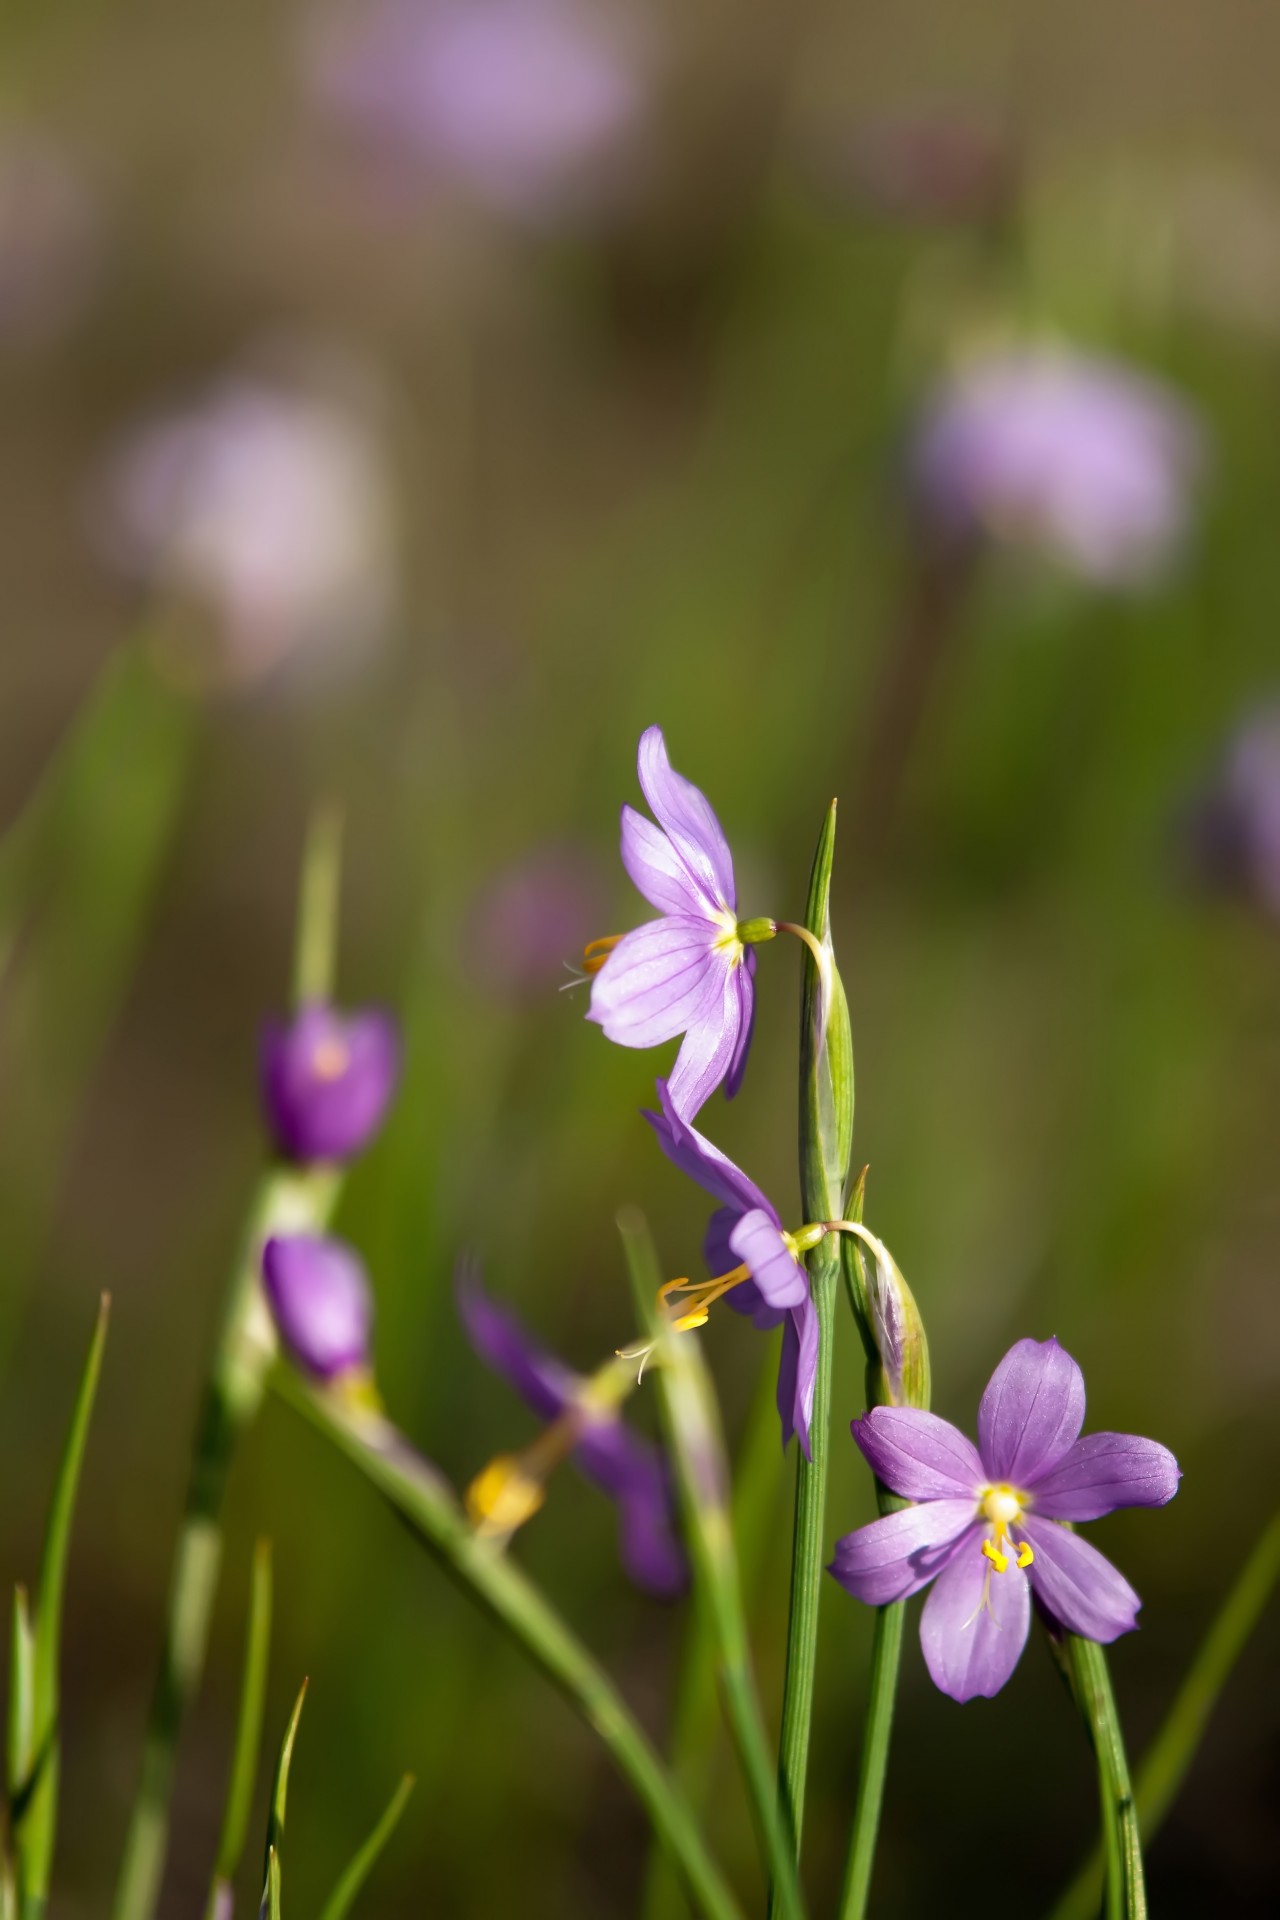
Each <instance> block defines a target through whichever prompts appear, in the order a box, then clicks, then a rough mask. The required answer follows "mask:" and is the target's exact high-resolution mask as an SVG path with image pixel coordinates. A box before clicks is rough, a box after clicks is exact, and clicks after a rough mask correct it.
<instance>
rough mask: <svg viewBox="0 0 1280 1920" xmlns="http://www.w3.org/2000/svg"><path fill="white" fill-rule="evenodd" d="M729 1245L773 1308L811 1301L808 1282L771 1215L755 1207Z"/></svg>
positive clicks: (762, 1296) (732, 1234)
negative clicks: (809, 1299)
mask: <svg viewBox="0 0 1280 1920" xmlns="http://www.w3.org/2000/svg"><path fill="white" fill-rule="evenodd" d="M729 1245H730V1246H731V1247H732V1249H733V1251H734V1252H735V1253H736V1254H737V1256H738V1259H739V1260H740V1261H741V1262H742V1263H743V1265H744V1266H745V1267H746V1268H747V1269H748V1271H749V1272H750V1274H751V1278H752V1279H753V1280H754V1281H755V1283H756V1286H757V1287H758V1288H759V1291H760V1297H761V1299H762V1300H764V1301H765V1302H766V1303H767V1304H768V1305H769V1306H771V1307H798V1306H799V1305H800V1304H801V1302H802V1301H804V1300H807V1299H808V1297H809V1278H808V1275H807V1274H806V1273H805V1270H804V1268H803V1267H802V1266H801V1265H800V1262H799V1261H798V1260H797V1259H796V1256H795V1254H794V1253H792V1251H791V1249H790V1247H789V1246H788V1245H787V1243H786V1241H785V1240H784V1239H783V1237H782V1234H781V1232H780V1230H779V1227H778V1223H777V1221H776V1220H775V1219H774V1217H773V1215H772V1214H771V1213H766V1212H764V1211H763V1209H762V1208H760V1207H753V1208H752V1209H751V1212H750V1213H744V1214H743V1216H742V1218H741V1219H740V1220H739V1222H738V1224H737V1226H736V1227H735V1228H734V1229H733V1232H732V1233H731V1234H730V1235H729Z"/></svg>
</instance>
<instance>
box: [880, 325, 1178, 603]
mask: <svg viewBox="0 0 1280 1920" xmlns="http://www.w3.org/2000/svg"><path fill="white" fill-rule="evenodd" d="M1202 453H1203V448H1202V443H1201V435H1200V432H1199V429H1198V427H1197V424H1196V422H1195V420H1194V419H1193V418H1192V416H1191V413H1190V411H1189V409H1188V408H1187V406H1186V405H1185V404H1184V402H1183V401H1182V400H1181V399H1180V398H1179V397H1178V396H1177V395H1176V394H1175V393H1173V392H1172V391H1170V390H1169V389H1168V388H1166V387H1164V386H1161V385H1160V384H1159V383H1158V382H1157V381H1155V380H1153V379H1151V378H1149V377H1147V376H1145V375H1143V374H1140V373H1138V372H1136V371H1135V370H1134V369H1132V368H1130V367H1127V366H1125V365H1123V364H1121V363H1119V362H1114V361H1108V360H1102V359H1093V358H1089V357H1088V356H1086V355H1083V354H1078V353H1071V352H1067V351H1064V350H1057V349H1053V348H1048V347H1026V348H1022V349H1013V350H1007V351H1005V352H1002V353H991V354H987V355H985V356H983V357H981V358H979V359H976V360H974V361H973V362H971V363H970V364H969V365H968V366H967V367H966V368H964V369H963V370H962V371H961V372H960V373H959V374H958V375H957V376H956V377H955V378H954V379H953V380H952V382H951V383H950V385H949V386H947V387H945V388H944V389H943V390H942V391H941V392H940V393H939V394H938V395H936V396H935V398H934V400H933V401H932V403H931V405H930V406H929V407H928V409H927V411H926V413H925V416H924V419H923V421H922V423H921V425H920V428H919V430H918V432H917V435H916V438H915V443H914V447H913V450H912V470H913V478H914V484H915V489H916V492H917V494H918V497H919V499H920V501H921V504H922V506H923V508H924V510H925V512H926V513H927V514H928V515H929V517H930V518H931V520H932V521H933V522H934V524H935V525H936V526H938V527H940V528H941V529H942V530H943V531H945V532H948V533H950V534H951V535H953V536H958V537H960V538H971V537H973V536H975V535H978V534H985V535H989V536H992V537H994V538H996V539H1001V540H1007V541H1011V542H1022V543H1025V544H1028V545H1040V546H1043V547H1046V548H1048V549H1049V550H1050V551H1051V552H1052V553H1053V554H1054V555H1055V556H1056V557H1057V558H1058V559H1059V560H1061V561H1063V562H1064V563H1065V564H1066V565H1067V566H1069V567H1071V568H1072V569H1074V570H1075V571H1076V572H1077V573H1079V574H1080V575H1082V576H1083V577H1084V578H1085V579H1087V580H1090V581H1092V582H1094V583H1095V584H1096V585H1099V586H1103V587H1138V586H1143V585H1145V584H1146V583H1148V582H1149V581H1150V580H1152V579H1153V578H1154V577H1156V576H1157V575H1159V574H1160V573H1161V572H1162V571H1163V570H1164V569H1165V567H1166V566H1167V564H1168V562H1169V561H1170V560H1171V559H1172V557H1173V556H1174V554H1175V552H1176V550H1177V548H1178V546H1179V545H1180V543H1181V540H1182V536H1183V534H1184V532H1185V530H1186V526H1187V523H1188V520H1189V518H1190V511H1191V493H1192V488H1193V483H1194V481H1195V479H1196V476H1197V474H1198V472H1199V469H1200V467H1201V465H1202Z"/></svg>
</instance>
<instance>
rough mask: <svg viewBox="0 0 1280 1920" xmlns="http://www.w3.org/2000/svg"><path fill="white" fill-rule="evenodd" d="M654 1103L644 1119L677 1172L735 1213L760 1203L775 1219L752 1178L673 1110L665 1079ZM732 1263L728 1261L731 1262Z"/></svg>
mask: <svg viewBox="0 0 1280 1920" xmlns="http://www.w3.org/2000/svg"><path fill="white" fill-rule="evenodd" d="M657 1089H658V1103H659V1106H660V1108H661V1112H659V1113H652V1112H649V1111H646V1112H645V1116H644V1117H645V1119H646V1120H647V1121H648V1122H649V1125H650V1126H651V1127H652V1128H653V1130H654V1132H655V1133H656V1134H657V1136H658V1145H659V1146H660V1147H661V1148H662V1151H663V1152H664V1153H665V1154H666V1156H667V1158H668V1160H670V1162H671V1164H672V1165H673V1166H676V1167H679V1169H680V1171H681V1173H686V1174H688V1176H689V1178H690V1179H691V1180H696V1181H697V1183H698V1185H699V1186H700V1187H701V1188H702V1189H703V1190H704V1192H706V1193H709V1194H710V1195H711V1197H712V1199H713V1200H718V1201H719V1202H720V1204H721V1206H723V1207H731V1208H732V1209H733V1211H734V1212H735V1213H748V1212H750V1210H751V1208H752V1207H761V1208H763V1210H764V1211H765V1212H766V1213H768V1214H770V1215H772V1217H773V1219H774V1220H775V1221H776V1220H777V1217H778V1216H777V1214H776V1213H775V1212H774V1210H773V1208H772V1207H771V1206H770V1205H769V1202H768V1201H767V1200H766V1199H765V1197H764V1195H763V1194H762V1193H761V1191H760V1189H759V1187H758V1186H757V1185H756V1183H755V1181H754V1180H748V1178H747V1176H746V1174H745V1173H743V1172H742V1170H741V1169H740V1168H739V1167H735V1166H734V1164H733V1162H732V1160H730V1159H729V1157H728V1155H727V1154H723V1153H721V1151H720V1149H719V1147H713V1146H712V1144H711V1142H710V1141H709V1140H708V1139H707V1138H706V1136H705V1135H704V1134H701V1133H699V1132H698V1130H697V1128H696V1127H694V1126H690V1124H689V1122H688V1121H687V1120H685V1119H682V1118H681V1116H680V1114H679V1113H678V1112H677V1111H676V1108H675V1105H674V1103H673V1101H672V1099H671V1095H670V1092H669V1090H668V1087H667V1083H666V1081H665V1080H659V1081H658V1083H657ZM731 1264H732V1263H731Z"/></svg>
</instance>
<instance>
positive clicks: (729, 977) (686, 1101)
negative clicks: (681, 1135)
mask: <svg viewBox="0 0 1280 1920" xmlns="http://www.w3.org/2000/svg"><path fill="white" fill-rule="evenodd" d="M714 958H715V959H716V960H717V961H721V960H723V961H724V973H723V977H722V980H721V984H720V991H719V993H718V994H717V993H715V992H713V989H712V982H711V979H710V977H709V978H708V983H707V995H706V1000H705V1001H704V1003H703V1004H702V1006H701V1008H700V1009H699V1012H698V1014H697V1017H696V1018H694V1019H692V1020H690V1022H689V1025H688V1029H687V1031H686V1033H685V1036H684V1040H683V1042H682V1044H681V1047H680V1051H679V1053H678V1054H677V1055H676V1062H675V1065H674V1066H673V1067H672V1069H671V1072H670V1075H669V1076H668V1079H667V1089H668V1091H669V1093H670V1095H671V1104H672V1106H673V1107H674V1108H675V1110H676V1112H677V1113H679V1114H681V1115H682V1116H683V1117H684V1118H685V1119H686V1120H692V1119H693V1117H694V1115H695V1114H696V1113H697V1112H698V1110H699V1108H700V1107H703V1106H705V1105H706V1103H707V1101H708V1100H709V1099H710V1098H711V1096H712V1094H713V1093H714V1092H715V1090H716V1088H717V1087H718V1086H719V1085H720V1082H721V1081H722V1080H723V1079H724V1077H725V1075H726V1074H727V1073H728V1071H729V1068H730V1065H731V1064H732V1061H733V1059H734V1056H735V1055H736V1053H737V1051H738V1031H739V1025H740V1022H741V1019H742V1001H741V999H740V997H739V994H738V988H737V984H736V978H735V976H736V975H737V974H739V973H740V972H741V971H742V969H741V967H740V966H738V965H736V964H734V963H733V962H731V961H729V960H728V959H727V956H724V955H722V954H719V953H717V954H716V955H715V956H714Z"/></svg>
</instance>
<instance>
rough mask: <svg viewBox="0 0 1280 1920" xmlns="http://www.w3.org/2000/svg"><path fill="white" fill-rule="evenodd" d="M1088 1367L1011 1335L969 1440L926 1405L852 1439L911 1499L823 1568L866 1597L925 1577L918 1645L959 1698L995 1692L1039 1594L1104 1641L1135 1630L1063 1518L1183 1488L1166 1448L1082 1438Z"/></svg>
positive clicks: (880, 1600) (865, 1427)
mask: <svg viewBox="0 0 1280 1920" xmlns="http://www.w3.org/2000/svg"><path fill="white" fill-rule="evenodd" d="M1084 1404H1085V1395H1084V1376H1083V1374H1082V1373H1081V1371H1080V1369H1079V1367H1078V1366H1077V1365H1076V1363H1075V1361H1074V1360H1073V1359H1072V1358H1071V1355H1070V1354H1069V1353H1065V1352H1064V1351H1063V1349H1062V1348H1061V1347H1060V1346H1059V1345H1058V1343H1057V1341H1056V1340H1045V1341H1036V1340H1019V1341H1018V1343H1017V1345H1016V1346H1013V1347H1011V1348H1010V1349H1009V1351H1008V1353H1007V1354H1006V1355H1005V1357H1004V1359H1003V1360H1002V1361H1001V1362H1000V1364H999V1366H998V1367H997V1368H996V1370H995V1372H994V1373H993V1374H992V1376H991V1380H990V1382H989V1384H988V1386H987V1390H986V1392H985V1393H984V1394H983V1396H982V1404H981V1405H980V1407H979V1408H978V1445H977V1446H976V1447H975V1446H973V1444H972V1442H971V1441H969V1440H968V1439H967V1438H966V1436H965V1435H964V1434H962V1433H960V1432H959V1431H958V1429H957V1428H955V1427H953V1426H952V1425H951V1424H950V1423H949V1422H948V1421H946V1420H941V1419H939V1418H938V1416H937V1415H936V1414H933V1413H926V1412H924V1411H923V1410H921V1409H919V1408H915V1407H875V1408H873V1409H872V1411H871V1412H870V1413H868V1414H867V1415H865V1417H864V1418H863V1419H861V1420H855V1421H854V1422H853V1437H854V1439H855V1440H856V1441H857V1443H858V1446H859V1447H860V1448H861V1450H862V1452H863V1454H864V1455H865V1457H866V1460H867V1462H868V1464H869V1465H870V1467H871V1469H872V1471H873V1472H874V1473H875V1474H876V1476H877V1477H878V1478H879V1479H880V1480H882V1481H883V1482H884V1484H885V1486H886V1487H888V1488H889V1489H890V1490H891V1492H893V1493H896V1494H898V1495H899V1496H900V1497H901V1498H902V1499H904V1500H909V1501H911V1503H912V1504H911V1505H910V1506H909V1507H904V1508H902V1509H901V1510H900V1511H899V1512H896V1513H890V1514H887V1515H885V1517H884V1518H883V1519H880V1520H873V1521H872V1522H871V1524H870V1525H869V1526H865V1527H860V1528H858V1530H857V1532H855V1533H849V1534H846V1535H845V1537H844V1538H843V1539H842V1540H840V1541H839V1542H838V1543H837V1545H836V1551H835V1559H834V1560H833V1561H832V1564H831V1572H832V1573H833V1574H834V1575H835V1577H836V1579H837V1580H838V1581H839V1582H840V1584H841V1586H843V1587H845V1588H847V1589H848V1591H849V1592H850V1593H851V1594H853V1595H854V1597H855V1598H856V1599H859V1600H865V1601H866V1602H868V1604H870V1605H872V1606H883V1605H885V1604H886V1603H887V1602H889V1601H891V1600H905V1599H907V1598H908V1597H909V1595H911V1594H913V1593H919V1592H920V1590H921V1589H922V1588H923V1587H926V1586H928V1585H929V1583H930V1581H932V1582H933V1583H934V1586H933V1591H932V1593H931V1594H930V1595H929V1598H928V1600H927V1601H926V1602H925V1607H924V1612H923V1614H922V1616H921V1620H920V1643H921V1646H922V1647H923V1649H924V1657H925V1664H926V1665H927V1667H928V1669H929V1672H930V1674H931V1675H932V1677H933V1680H934V1683H935V1685H937V1686H938V1687H940V1688H941V1690H942V1691H943V1693H946V1694H950V1696H951V1698H952V1699H953V1700H972V1699H974V1698H975V1697H976V1696H978V1695H980V1694H981V1695H984V1696H986V1697H988V1698H989V1697H990V1696H991V1695H992V1694H995V1693H998V1692H999V1691H1000V1688H1001V1687H1002V1686H1003V1685H1004V1683H1005V1681H1006V1680H1007V1679H1008V1678H1009V1675H1010V1674H1011V1673H1012V1672H1013V1669H1014V1667H1015V1666H1016V1665H1017V1662H1018V1656H1019V1655H1020V1654H1021V1652H1022V1649H1023V1647H1024V1645H1025V1644H1026V1639H1027V1632H1028V1629H1029V1626H1030V1622H1031V1600H1032V1597H1033V1596H1034V1598H1035V1600H1036V1601H1037V1603H1038V1605H1039V1606H1040V1607H1041V1608H1042V1610H1043V1611H1044V1613H1045V1614H1046V1615H1048V1617H1049V1618H1050V1619H1051V1620H1053V1621H1055V1622H1056V1623H1057V1624H1058V1625H1059V1626H1061V1627H1065V1628H1066V1629H1067V1630H1068V1631H1069V1632H1071V1633H1077V1634H1080V1635H1082V1636H1083V1637H1084V1638H1085V1639H1087V1640H1101V1641H1104V1642H1109V1641H1112V1640H1115V1639H1117V1638H1118V1637H1119V1636H1120V1634H1122V1633H1128V1632H1130V1631H1131V1629H1132V1628H1133V1627H1135V1626H1136V1625H1137V1616H1138V1609H1139V1607H1140V1606H1141V1604H1142V1603H1141V1601H1140V1600H1139V1598H1138V1596H1137V1594H1136V1593H1135V1592H1134V1590H1133V1588H1132V1587H1131V1586H1130V1585H1129V1583H1128V1581H1127V1580H1125V1579H1124V1578H1123V1576H1122V1575H1121V1574H1119V1573H1117V1571H1116V1569H1115V1568H1114V1567H1113V1566H1112V1565H1111V1563H1110V1561H1109V1560H1106V1559H1104V1558H1103V1556H1102V1554H1100V1553H1099V1552H1098V1551H1097V1549H1096V1547H1091V1546H1090V1545H1089V1543H1088V1542H1087V1541H1086V1540H1082V1539H1080V1538H1079V1536H1078V1535H1077V1534H1075V1533H1073V1532H1072V1531H1071V1530H1070V1526H1068V1525H1063V1524H1062V1523H1063V1522H1072V1523H1073V1522H1075V1521H1078V1520H1097V1519H1100V1518H1101V1517H1102V1515H1103V1514H1107V1513H1113V1512H1115V1511H1116V1509H1117V1508H1119V1507H1160V1506H1163V1505H1164V1504H1165V1502H1166V1501H1167V1500H1171V1499H1172V1498H1173V1496H1174V1494H1175V1493H1176V1492H1177V1490H1178V1481H1179V1478H1180V1477H1181V1476H1180V1472H1179V1468H1178V1463H1177V1461H1176V1460H1175V1459H1174V1457H1173V1455H1172V1454H1171V1453H1170V1452H1169V1450H1168V1448H1167V1447H1162V1446H1160V1445H1159V1443H1158V1442H1157V1441H1155V1440H1143V1439H1139V1438H1138V1437H1137V1436H1136V1435H1134V1434H1128V1433H1091V1434H1087V1435H1086V1436H1085V1437H1084V1438H1083V1439H1081V1438H1080V1437H1079V1436H1080V1429H1081V1427H1082V1425H1083V1424H1084Z"/></svg>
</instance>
